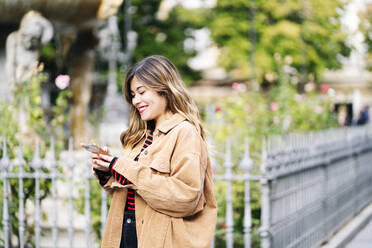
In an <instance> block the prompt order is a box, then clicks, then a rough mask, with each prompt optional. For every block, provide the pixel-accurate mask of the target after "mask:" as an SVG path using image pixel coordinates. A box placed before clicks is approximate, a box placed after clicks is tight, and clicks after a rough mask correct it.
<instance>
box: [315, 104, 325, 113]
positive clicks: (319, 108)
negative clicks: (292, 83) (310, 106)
mask: <svg viewBox="0 0 372 248" xmlns="http://www.w3.org/2000/svg"><path fill="white" fill-rule="evenodd" d="M314 112H315V113H317V114H318V115H319V114H321V113H323V108H322V107H321V106H319V105H317V106H315V108H314Z"/></svg>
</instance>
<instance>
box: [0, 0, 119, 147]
mask: <svg viewBox="0 0 372 248" xmlns="http://www.w3.org/2000/svg"><path fill="white" fill-rule="evenodd" d="M122 1H123V0H12V1H5V0H0V27H1V28H0V75H7V74H8V75H9V74H10V75H11V76H8V77H7V78H6V77H4V76H3V77H0V99H1V100H5V101H8V102H9V101H10V100H11V95H12V94H11V88H12V87H13V86H12V85H13V84H14V83H15V82H17V83H21V82H22V80H24V79H25V78H27V77H28V75H25V73H24V72H23V71H27V70H23V69H28V70H29V69H30V68H33V67H36V65H37V61H38V56H39V52H40V47H41V46H42V44H44V43H45V42H48V41H49V40H50V39H51V38H52V37H51V36H53V33H54V37H55V38H56V37H57V38H58V41H59V43H60V47H61V50H62V51H64V53H65V54H66V56H65V61H64V63H66V65H67V67H68V74H69V75H70V77H71V90H72V92H73V97H72V105H71V110H70V114H71V120H70V123H71V133H72V135H73V136H74V143H75V146H77V145H78V144H79V143H80V142H81V141H85V139H86V138H87V137H89V136H91V135H92V133H89V128H88V125H87V119H88V118H87V117H88V116H87V115H88V107H89V106H88V104H89V101H90V98H91V91H92V80H93V79H92V72H93V69H94V60H95V55H96V53H95V50H96V49H97V45H98V43H99V39H98V37H96V34H95V30H96V29H97V27H99V26H100V25H102V23H104V22H105V21H106V20H107V19H108V18H109V17H110V16H113V15H115V14H116V12H117V11H118V8H119V7H120V5H121V4H122ZM29 11H33V12H31V13H34V14H35V13H40V16H39V19H40V20H42V21H40V22H43V23H44V24H45V28H44V29H42V30H41V29H40V28H38V29H37V30H34V31H33V33H38V32H39V33H40V34H41V33H43V34H44V36H46V37H45V38H41V36H40V35H38V36H35V35H34V36H35V37H36V38H37V39H38V40H36V41H35V42H36V43H37V45H36V46H34V47H33V50H30V49H29V48H28V47H27V46H25V47H20V45H19V44H17V43H16V42H15V40H17V39H14V37H16V36H17V35H18V36H17V37H21V36H22V35H23V33H25V32H22V30H25V29H22V25H21V26H20V22H21V20H22V18H24V16H25V15H26V13H28V12H29ZM36 15H38V14H36ZM25 25H26V24H25ZM48 25H49V26H48ZM50 26H52V27H53V28H51V27H50ZM26 30H27V31H29V30H31V29H30V28H26ZM40 30H41V31H40ZM12 32H13V33H12ZM15 34H16V35H15ZM7 37H8V41H10V42H8V43H11V46H10V47H12V48H11V49H10V48H9V49H8V50H7V51H6V49H4V48H5V43H6V40H7ZM22 37H23V36H22ZM12 38H13V39H12ZM11 41H13V42H11ZM30 42H31V43H32V42H33V41H30ZM8 47H9V46H8ZM22 49H23V50H22ZM15 50H17V51H18V50H22V51H21V52H22V53H21V54H18V55H17V56H16V58H17V59H18V61H17V60H15V57H14V56H13V58H12V56H11V53H13V52H14V51H15ZM10 51H11V52H10ZM6 53H7V60H8V63H6V59H5V54H6ZM5 64H7V66H5ZM21 67H22V68H21ZM5 68H7V69H5ZM13 71H18V72H17V73H16V72H14V73H13ZM5 72H7V73H5ZM9 72H11V73H9ZM110 85H111V86H110V87H109V90H108V91H109V92H111V93H112V92H113V86H112V83H111V84H110ZM114 90H115V89H114ZM110 105H111V106H112V103H108V106H110Z"/></svg>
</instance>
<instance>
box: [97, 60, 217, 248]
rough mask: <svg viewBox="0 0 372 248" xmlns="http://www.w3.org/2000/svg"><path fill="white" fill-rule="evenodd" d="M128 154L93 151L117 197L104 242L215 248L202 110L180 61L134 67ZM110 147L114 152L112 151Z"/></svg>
mask: <svg viewBox="0 0 372 248" xmlns="http://www.w3.org/2000/svg"><path fill="white" fill-rule="evenodd" d="M123 91H124V93H125V98H126V100H127V101H128V103H130V104H131V108H130V120H129V128H128V129H127V130H126V131H124V132H123V133H122V135H121V137H120V140H121V142H122V145H123V148H124V150H123V153H122V156H121V157H120V158H117V157H112V156H111V155H110V153H109V151H108V150H105V153H106V154H96V153H92V164H93V167H94V170H95V174H96V176H97V177H98V179H99V182H100V184H101V186H102V187H103V188H104V189H105V190H106V191H107V192H108V193H109V194H111V195H112V197H113V198H112V202H111V206H110V212H109V216H108V220H107V224H106V229H105V233H104V237H103V240H102V247H126V248H132V247H133V248H136V247H144V248H147V247H167V248H168V247H190V248H193V247H194V248H203V247H205V248H206V247H209V245H210V241H211V239H212V237H213V233H214V229H215V224H216V218H217V205H216V200H215V197H214V193H213V180H212V169H211V164H210V159H209V158H208V151H207V146H206V142H205V139H204V131H203V127H202V126H201V122H200V119H199V112H198V109H197V107H196V105H195V103H194V102H193V100H192V99H191V97H190V96H189V93H188V92H187V89H186V87H185V85H184V83H183V81H182V79H181V77H180V75H179V73H178V71H177V69H176V68H175V66H174V65H173V64H172V63H171V62H170V61H169V60H168V59H167V58H165V57H162V56H151V57H148V58H145V59H143V60H141V61H140V62H138V63H137V64H135V65H134V67H133V68H132V69H131V70H129V72H128V74H127V76H126V79H125V83H124V90H123ZM106 151H107V152H106Z"/></svg>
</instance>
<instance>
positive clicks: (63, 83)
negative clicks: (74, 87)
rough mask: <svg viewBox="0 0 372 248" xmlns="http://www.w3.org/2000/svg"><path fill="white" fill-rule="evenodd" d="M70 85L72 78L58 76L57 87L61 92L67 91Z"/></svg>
mask: <svg viewBox="0 0 372 248" xmlns="http://www.w3.org/2000/svg"><path fill="white" fill-rule="evenodd" d="M69 85H70V76H69V75H62V74H61V75H58V77H56V86H57V87H58V88H60V89H61V90H64V89H66V88H67V87H68V86H69Z"/></svg>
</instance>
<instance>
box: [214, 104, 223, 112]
mask: <svg viewBox="0 0 372 248" xmlns="http://www.w3.org/2000/svg"><path fill="white" fill-rule="evenodd" d="M221 111H222V108H221V107H218V106H217V107H216V109H215V110H214V112H216V113H218V112H221Z"/></svg>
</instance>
